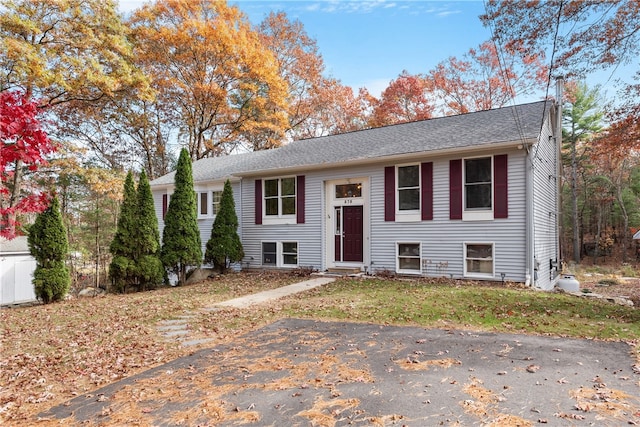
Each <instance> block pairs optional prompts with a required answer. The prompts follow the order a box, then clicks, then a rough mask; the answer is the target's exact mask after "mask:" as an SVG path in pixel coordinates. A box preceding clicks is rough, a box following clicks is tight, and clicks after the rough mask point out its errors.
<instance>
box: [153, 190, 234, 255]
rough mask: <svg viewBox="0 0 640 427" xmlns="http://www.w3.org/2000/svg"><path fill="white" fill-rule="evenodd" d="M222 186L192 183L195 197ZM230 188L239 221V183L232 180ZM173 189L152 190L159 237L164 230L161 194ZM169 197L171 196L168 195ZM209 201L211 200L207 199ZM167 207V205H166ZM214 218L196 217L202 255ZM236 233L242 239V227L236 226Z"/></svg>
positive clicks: (169, 192) (170, 191)
mask: <svg viewBox="0 0 640 427" xmlns="http://www.w3.org/2000/svg"><path fill="white" fill-rule="evenodd" d="M223 187H224V182H212V183H197V184H195V185H194V189H195V192H196V197H197V196H198V193H200V192H201V191H210V190H212V189H215V190H216V191H222V188H223ZM231 188H232V189H233V200H234V202H235V205H236V214H237V215H238V222H239V223H240V218H241V215H242V199H241V183H240V182H234V183H232V184H231ZM172 192H173V190H172V189H171V190H169V191H167V190H166V189H162V190H155V191H153V203H154V207H155V211H156V217H157V218H158V229H159V231H160V239H162V233H163V230H164V221H163V219H162V195H163V194H167V193H168V194H171V193H172ZM169 199H171V196H169ZM209 202H211V201H210V200H209ZM167 207H168V206H167ZM214 220H215V216H212V215H209V216H207V217H198V228H199V229H200V243H201V246H202V256H203V257H204V253H205V251H206V248H207V241H208V240H209V238H210V237H211V228H212V227H213V221H214ZM238 234H239V235H240V239H242V227H241V226H239V227H238Z"/></svg>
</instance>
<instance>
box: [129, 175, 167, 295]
mask: <svg viewBox="0 0 640 427" xmlns="http://www.w3.org/2000/svg"><path fill="white" fill-rule="evenodd" d="M137 196H138V200H137V212H136V214H137V218H136V219H137V221H136V223H137V224H136V235H135V239H134V243H135V251H136V255H135V257H134V259H135V262H136V276H137V282H138V286H139V288H140V290H145V289H155V288H156V287H157V286H158V285H160V284H161V283H162V281H163V278H164V268H163V266H162V261H160V257H159V254H160V232H159V231H158V218H157V217H156V212H155V208H154V206H153V195H152V194H151V187H150V186H149V180H148V179H147V174H146V173H145V172H144V170H143V171H142V173H141V174H140V180H139V181H138V194H137Z"/></svg>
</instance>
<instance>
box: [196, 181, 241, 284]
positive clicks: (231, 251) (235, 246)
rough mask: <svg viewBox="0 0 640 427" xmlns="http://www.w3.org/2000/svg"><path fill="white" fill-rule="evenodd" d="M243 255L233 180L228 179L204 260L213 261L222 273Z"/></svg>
mask: <svg viewBox="0 0 640 427" xmlns="http://www.w3.org/2000/svg"><path fill="white" fill-rule="evenodd" d="M242 257H244V250H243V248H242V243H241V242H240V236H238V216H237V215H236V205H235V202H234V200H233V189H232V188H231V182H229V180H227V181H226V182H225V183H224V190H223V191H222V198H221V199H220V210H218V213H217V215H216V219H215V220H214V221H213V227H212V228H211V238H210V239H209V241H208V242H207V250H206V252H205V256H204V260H205V262H211V263H213V265H214V266H215V267H216V268H217V269H219V270H220V273H224V272H225V271H226V270H227V268H229V265H230V264H231V263H232V262H237V261H240V260H242Z"/></svg>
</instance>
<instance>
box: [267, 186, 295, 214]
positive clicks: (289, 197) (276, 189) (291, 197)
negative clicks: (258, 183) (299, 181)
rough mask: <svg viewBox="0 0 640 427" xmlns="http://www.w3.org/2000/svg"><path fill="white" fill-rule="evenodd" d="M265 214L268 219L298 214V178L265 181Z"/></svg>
mask: <svg viewBox="0 0 640 427" xmlns="http://www.w3.org/2000/svg"><path fill="white" fill-rule="evenodd" d="M264 212H265V216H266V217H267V218H269V217H271V218H281V217H287V216H293V215H295V214H296V178H295V177H289V178H276V179H265V180H264Z"/></svg>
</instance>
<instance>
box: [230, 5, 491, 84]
mask: <svg viewBox="0 0 640 427" xmlns="http://www.w3.org/2000/svg"><path fill="white" fill-rule="evenodd" d="M235 4H237V5H238V6H239V8H240V9H241V10H242V11H244V12H245V13H246V14H247V15H248V16H249V18H250V19H251V21H252V22H256V23H257V22H260V21H261V20H262V19H263V18H264V17H265V16H266V15H267V14H268V13H269V12H270V11H272V10H273V11H284V12H286V13H287V15H288V16H289V19H290V20H293V19H297V20H299V21H300V22H302V24H303V25H304V28H305V29H306V31H307V34H308V35H309V36H311V37H312V38H314V39H315V40H316V42H317V44H318V48H319V51H320V53H321V55H322V57H323V58H324V61H325V65H326V69H327V73H328V74H329V75H331V76H332V77H335V78H337V79H339V80H341V81H342V83H343V84H345V85H348V86H352V87H353V88H354V89H357V88H359V87H363V86H365V87H367V89H369V90H370V91H371V92H372V93H373V94H374V95H379V93H380V92H381V91H382V90H383V89H384V88H386V87H387V86H388V84H389V82H390V81H391V80H393V79H395V78H396V77H397V76H398V75H399V74H400V73H401V72H402V70H407V71H408V72H409V73H411V74H417V73H425V72H427V71H429V70H431V69H433V68H434V67H435V65H436V64H438V63H439V62H441V61H443V60H445V59H447V58H448V57H449V56H457V57H461V56H462V55H463V54H464V53H465V52H467V51H468V50H469V48H471V47H477V46H478V45H479V44H480V43H482V42H483V41H485V40H488V39H490V37H491V35H490V32H489V30H488V29H485V28H483V26H482V24H481V23H480V20H479V19H478V16H479V15H480V14H481V13H483V11H484V7H483V3H482V2H481V1H458V2H445V1H417V0H414V1H384V0H372V1H357V0H356V1H271V0H263V1H257V0H253V1H237V2H235Z"/></svg>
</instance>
